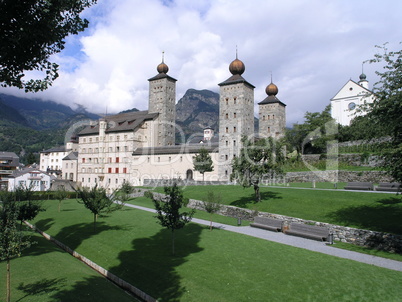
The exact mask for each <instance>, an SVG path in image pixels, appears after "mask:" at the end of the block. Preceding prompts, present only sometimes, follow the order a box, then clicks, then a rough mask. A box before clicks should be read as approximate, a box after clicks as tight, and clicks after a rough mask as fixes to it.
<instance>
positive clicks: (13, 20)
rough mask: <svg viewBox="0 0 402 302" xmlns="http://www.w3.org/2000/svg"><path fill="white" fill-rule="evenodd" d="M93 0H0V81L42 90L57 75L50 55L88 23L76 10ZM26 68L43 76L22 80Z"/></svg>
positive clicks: (26, 89) (30, 89) (56, 69)
mask: <svg viewBox="0 0 402 302" xmlns="http://www.w3.org/2000/svg"><path fill="white" fill-rule="evenodd" d="M95 3H96V0H69V1H57V0H46V1H44V0H36V1H23V0H3V1H1V2H0V11H1V14H0V83H1V85H2V86H14V87H18V88H20V89H25V91H26V92H28V91H32V92H37V91H41V90H45V89H47V88H48V86H49V85H51V84H52V82H53V81H54V80H55V79H56V78H57V77H58V73H57V72H58V65H57V64H56V63H52V62H50V61H49V57H50V56H51V55H53V54H56V53H59V52H60V51H62V50H63V49H64V44H65V42H64V41H63V40H64V39H65V38H66V37H67V36H68V35H70V34H74V35H76V34H78V33H79V32H82V31H84V30H85V28H87V27H88V23H89V22H88V20H86V19H81V18H80V16H79V14H80V13H81V12H82V11H83V10H84V9H85V8H87V7H89V6H91V5H93V4H95ZM25 71H40V72H43V74H44V77H43V79H37V80H34V79H31V80H28V81H26V80H24V76H25V74H24V72H25Z"/></svg>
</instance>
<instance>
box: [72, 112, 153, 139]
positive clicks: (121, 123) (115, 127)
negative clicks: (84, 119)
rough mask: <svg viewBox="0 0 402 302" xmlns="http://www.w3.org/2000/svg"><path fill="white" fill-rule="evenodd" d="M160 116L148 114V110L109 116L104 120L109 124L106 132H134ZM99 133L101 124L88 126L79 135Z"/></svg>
mask: <svg viewBox="0 0 402 302" xmlns="http://www.w3.org/2000/svg"><path fill="white" fill-rule="evenodd" d="M158 115H159V113H148V110H146V111H135V112H127V113H120V114H116V115H109V116H106V117H105V118H103V119H105V120H106V121H107V122H108V127H107V129H106V131H105V132H106V133H112V132H127V131H133V130H135V129H137V128H138V127H140V126H141V125H142V123H143V122H144V121H147V120H153V119H155V118H156V117H157V116H158ZM98 133H99V122H98V123H97V124H95V125H90V126H86V127H85V128H84V129H83V130H82V131H81V132H80V133H78V136H83V135H93V134H98Z"/></svg>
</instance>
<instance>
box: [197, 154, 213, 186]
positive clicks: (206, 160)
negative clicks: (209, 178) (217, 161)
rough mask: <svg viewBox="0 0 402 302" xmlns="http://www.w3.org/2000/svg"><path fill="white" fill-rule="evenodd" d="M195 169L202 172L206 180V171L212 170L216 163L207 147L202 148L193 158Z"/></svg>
mask: <svg viewBox="0 0 402 302" xmlns="http://www.w3.org/2000/svg"><path fill="white" fill-rule="evenodd" d="M193 164H194V170H196V171H198V172H200V173H201V174H202V181H204V173H205V172H212V171H213V170H214V164H213V162H212V158H211V156H210V155H209V153H208V151H207V150H206V149H205V148H201V149H200V151H199V152H198V154H197V155H196V156H195V157H194V159H193Z"/></svg>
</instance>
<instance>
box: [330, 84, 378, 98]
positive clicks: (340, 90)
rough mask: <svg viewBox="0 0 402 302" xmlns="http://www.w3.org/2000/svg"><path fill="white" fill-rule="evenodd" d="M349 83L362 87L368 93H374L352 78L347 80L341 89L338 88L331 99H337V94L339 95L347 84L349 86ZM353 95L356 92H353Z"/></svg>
mask: <svg viewBox="0 0 402 302" xmlns="http://www.w3.org/2000/svg"><path fill="white" fill-rule="evenodd" d="M349 85H353V86H355V87H356V86H357V88H359V89H362V90H363V91H365V92H367V93H368V94H373V92H372V91H371V90H369V89H367V88H365V87H363V86H362V85H360V84H359V83H356V82H355V81H353V80H352V79H350V80H349V81H347V82H346V83H345V85H343V86H342V88H341V89H339V90H338V92H337V93H336V94H335V95H334V97H333V98H331V100H333V99H336V97H337V95H338V94H339V93H341V92H342V91H343V90H344V89H345V88H346V86H349ZM353 95H356V94H355V93H353Z"/></svg>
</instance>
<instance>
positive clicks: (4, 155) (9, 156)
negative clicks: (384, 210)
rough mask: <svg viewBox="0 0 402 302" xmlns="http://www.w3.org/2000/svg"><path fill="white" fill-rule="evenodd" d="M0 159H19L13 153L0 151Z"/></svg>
mask: <svg viewBox="0 0 402 302" xmlns="http://www.w3.org/2000/svg"><path fill="white" fill-rule="evenodd" d="M0 159H9V160H12V159H19V157H18V155H17V154H15V153H14V152H5V151H0Z"/></svg>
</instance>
